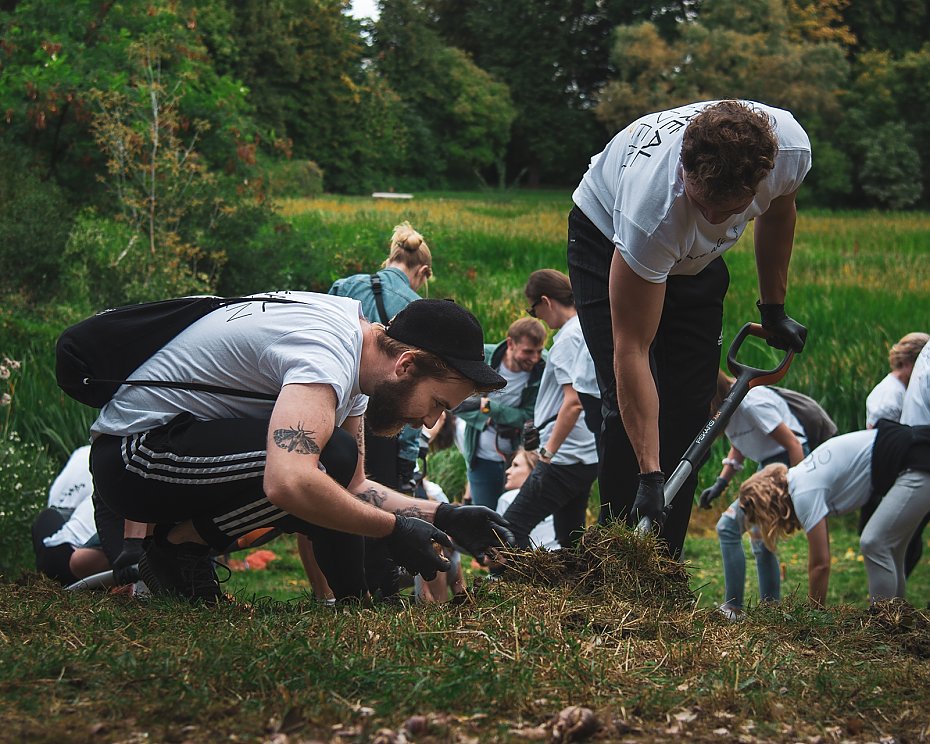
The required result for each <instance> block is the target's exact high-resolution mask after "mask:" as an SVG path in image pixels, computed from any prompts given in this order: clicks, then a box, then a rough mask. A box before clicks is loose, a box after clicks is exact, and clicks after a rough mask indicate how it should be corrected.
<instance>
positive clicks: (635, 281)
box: [609, 251, 665, 473]
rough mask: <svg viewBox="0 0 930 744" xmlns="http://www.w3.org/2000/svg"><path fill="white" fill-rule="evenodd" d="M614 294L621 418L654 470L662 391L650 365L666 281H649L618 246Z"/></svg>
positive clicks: (643, 463) (642, 464)
mask: <svg viewBox="0 0 930 744" xmlns="http://www.w3.org/2000/svg"><path fill="white" fill-rule="evenodd" d="M609 294H610V316H611V323H612V326H613V340H614V376H615V377H616V380H617V402H618V405H619V408H620V417H621V419H622V421H623V427H624V429H626V433H627V436H628V437H629V439H630V443H631V444H632V445H633V451H634V452H635V453H636V459H637V460H638V461H639V470H640V472H641V473H650V472H654V471H656V470H660V469H661V468H660V465H659V395H658V392H657V391H656V385H655V380H653V379H652V371H651V369H650V366H649V347H650V346H651V345H652V341H653V339H654V338H655V335H656V331H657V330H658V328H659V320H660V318H661V317H662V307H663V305H664V304H665V284H664V283H663V284H653V283H651V282H647V281H646V280H645V279H643V278H642V277H640V276H638V275H637V274H636V273H635V272H634V271H633V270H632V269H631V268H630V267H629V266H627V264H626V262H625V261H624V260H623V258H622V257H621V256H620V254H619V253H618V252H617V251H614V256H613V259H612V260H611V263H610V284H609Z"/></svg>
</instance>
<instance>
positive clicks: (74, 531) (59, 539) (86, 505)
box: [42, 493, 97, 548]
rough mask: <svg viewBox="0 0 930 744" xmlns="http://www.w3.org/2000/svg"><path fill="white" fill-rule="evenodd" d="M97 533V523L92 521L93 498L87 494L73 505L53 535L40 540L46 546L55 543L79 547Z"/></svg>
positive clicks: (51, 546) (54, 544) (51, 545)
mask: <svg viewBox="0 0 930 744" xmlns="http://www.w3.org/2000/svg"><path fill="white" fill-rule="evenodd" d="M96 534H97V523H96V521H94V500H93V499H92V498H91V495H90V494H89V493H88V494H87V496H85V497H84V499H83V500H82V501H81V502H80V503H79V504H78V505H77V506H76V507H75V509H74V513H73V514H72V515H71V517H70V518H69V519H68V521H67V522H65V523H64V524H63V525H62V526H61V529H60V530H58V532H56V533H55V534H54V535H51V536H49V537H46V538H43V540H42V542H43V543H44V544H45V547H47V548H54V547H55V546H56V545H65V544H69V545H73V546H74V547H75V548H80V547H81V546H82V545H84V543H86V542H87V541H88V540H90V538H92V537H93V536H94V535H96Z"/></svg>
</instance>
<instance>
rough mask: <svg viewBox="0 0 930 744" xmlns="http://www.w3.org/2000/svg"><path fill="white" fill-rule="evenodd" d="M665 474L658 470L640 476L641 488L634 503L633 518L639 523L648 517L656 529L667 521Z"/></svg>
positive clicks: (637, 491)
mask: <svg viewBox="0 0 930 744" xmlns="http://www.w3.org/2000/svg"><path fill="white" fill-rule="evenodd" d="M664 511H665V473H663V472H662V471H661V470H656V471H654V472H652V473H640V474H639V488H638V489H636V501H634V502H633V518H634V519H635V520H636V521H637V522H639V521H640V520H641V519H643V518H645V517H648V518H649V519H651V520H652V523H653V524H654V525H655V526H656V527H661V526H662V522H664V521H665V513H664Z"/></svg>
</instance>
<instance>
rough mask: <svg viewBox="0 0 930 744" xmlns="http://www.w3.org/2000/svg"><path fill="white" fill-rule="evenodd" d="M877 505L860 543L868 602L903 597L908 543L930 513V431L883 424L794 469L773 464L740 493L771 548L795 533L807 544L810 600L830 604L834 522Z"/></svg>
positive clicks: (824, 447)
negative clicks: (800, 531) (801, 532)
mask: <svg viewBox="0 0 930 744" xmlns="http://www.w3.org/2000/svg"><path fill="white" fill-rule="evenodd" d="M872 499H875V500H877V501H878V505H877V507H876V509H875V512H874V514H873V515H872V517H871V519H870V520H869V523H868V524H867V525H866V528H865V530H864V531H863V532H862V537H861V538H860V543H859V550H860V552H861V553H862V557H863V559H864V560H865V568H866V572H867V574H868V580H869V599H870V601H872V602H877V601H881V600H886V599H892V598H894V597H903V596H904V585H905V571H904V556H905V550H906V548H907V544H908V541H909V540H910V539H911V536H912V535H913V534H914V531H915V529H916V528H917V526H918V525H919V524H920V522H921V520H922V519H923V517H924V516H925V515H926V514H927V513H928V512H930V427H927V426H919V427H910V426H903V425H901V424H897V423H895V422H892V421H887V420H883V421H880V422H879V424H878V426H877V427H876V428H875V429H870V430H865V431H855V432H852V433H850V434H843V435H842V436H838V437H833V438H832V439H828V440H827V441H826V442H824V443H823V444H821V445H820V446H819V447H817V449H815V450H814V451H813V452H811V453H810V454H809V455H808V456H807V457H805V458H804V459H803V460H802V461H801V462H800V463H799V464H798V465H795V466H794V467H792V468H788V467H787V466H785V465H783V464H781V463H778V464H773V465H768V466H766V467H765V468H763V469H762V470H760V471H759V472H757V473H755V474H754V475H752V476H751V477H750V478H748V479H747V480H746V481H745V482H744V483H743V485H742V486H741V487H740V495H739V505H740V508H741V509H742V510H743V512H744V514H745V518H746V521H747V522H748V523H749V524H751V525H754V526H756V527H758V530H759V534H760V536H761V538H762V540H763V542H764V543H765V545H766V547H767V548H768V549H769V550H771V551H773V552H774V550H775V544H776V543H777V542H778V540H780V539H781V538H782V537H784V536H785V535H789V534H791V533H792V532H794V531H795V530H796V529H803V530H804V532H805V534H806V535H807V542H808V549H809V552H808V579H809V589H808V596H809V597H810V599H811V601H812V602H814V603H815V604H817V605H823V604H824V603H825V602H826V598H827V586H828V584H829V580H830V537H829V532H828V529H827V520H828V518H829V517H831V516H834V515H839V514H846V513H848V512H851V511H855V510H856V509H859V508H861V507H862V506H864V505H866V504H867V503H868V502H869V501H870V500H872Z"/></svg>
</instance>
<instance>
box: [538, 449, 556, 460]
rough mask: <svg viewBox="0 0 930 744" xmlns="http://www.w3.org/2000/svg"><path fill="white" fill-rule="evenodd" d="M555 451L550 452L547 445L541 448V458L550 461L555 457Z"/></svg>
mask: <svg viewBox="0 0 930 744" xmlns="http://www.w3.org/2000/svg"><path fill="white" fill-rule="evenodd" d="M554 455H555V452H550V451H549V450H547V449H546V448H545V447H540V448H539V459H540V460H546V461H549V460H551V459H552V458H553V456H554Z"/></svg>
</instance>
